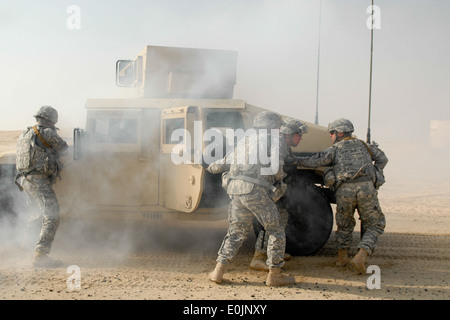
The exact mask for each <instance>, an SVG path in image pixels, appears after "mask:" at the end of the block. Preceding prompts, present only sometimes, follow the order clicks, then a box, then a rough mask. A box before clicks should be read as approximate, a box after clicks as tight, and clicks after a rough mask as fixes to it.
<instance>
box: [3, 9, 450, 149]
mask: <svg viewBox="0 0 450 320" xmlns="http://www.w3.org/2000/svg"><path fill="white" fill-rule="evenodd" d="M71 5H75V6H77V7H78V8H79V9H80V11H79V13H80V15H79V18H80V19H79V20H77V21H78V22H79V29H77V28H75V29H70V28H68V26H67V22H68V20H69V21H72V22H74V21H75V20H71V19H72V18H73V17H74V15H73V14H74V12H72V11H70V12H67V10H68V8H69V7H70V6H71ZM369 5H371V1H363V0H322V23H321V37H320V45H321V50H320V53H321V54H320V87H319V124H322V125H327V124H328V123H329V122H331V121H332V120H335V119H336V118H339V117H346V118H349V119H350V120H352V121H353V122H354V124H355V126H356V134H357V135H359V136H360V137H362V138H365V135H366V130H367V118H368V101H369V98H368V94H369V62H370V29H369V28H368V27H367V20H368V19H369V18H370V14H369V13H367V9H368V7H369ZM375 5H377V6H379V8H380V11H379V13H380V20H379V21H378V22H379V23H380V27H381V29H376V30H374V60H373V92H372V95H373V99H372V122H371V124H372V139H374V140H380V139H381V140H383V139H385V140H387V139H410V138H411V137H412V136H413V137H414V139H424V137H425V138H426V137H428V136H429V127H430V121H432V120H436V119H437V120H446V121H450V111H449V108H448V104H449V102H448V101H449V100H450V99H449V98H450V93H449V92H450V90H449V88H450V66H449V64H450V62H449V61H450V59H449V52H450V50H449V49H450V48H449V47H450V41H449V34H450V19H449V17H450V1H448V0H427V1H425V0H389V1H388V0H377V1H375ZM319 8H320V0H265V1H264V0H190V1H185V0H145V1H144V0H142V1H141V0H128V1H117V0H116V1H110V0H109V1H101V0H96V1H92V0H90V1H87V0H71V1H64V0H58V1H56V0H53V1H50V0H41V1H31V0H30V1H24V0H20V1H12V0H0V37H1V39H2V41H1V50H0V61H1V64H2V66H1V69H0V70H1V73H2V74H1V77H0V88H1V89H0V90H1V91H0V92H1V93H0V105H1V117H0V130H17V129H23V128H25V127H26V126H29V125H31V124H33V123H34V118H33V117H32V115H33V113H34V112H35V111H36V110H37V109H38V108H39V106H40V105H43V104H49V105H52V106H54V107H56V108H57V109H58V111H59V113H60V123H59V124H58V125H59V126H60V127H64V128H67V127H84V125H85V123H84V121H85V120H84V117H85V111H84V103H85V101H86V99H87V98H111V97H113V98H114V97H121V96H129V94H130V91H129V90H128V89H126V88H118V87H116V85H115V62H116V60H118V59H127V58H135V56H136V55H137V54H138V53H139V52H140V51H141V50H142V49H143V48H144V47H145V46H146V45H158V46H174V47H193V48H207V49H226V50H235V51H238V70H237V84H236V86H235V94H234V97H235V98H240V99H244V100H246V101H247V102H249V103H251V104H254V105H258V106H261V107H265V108H268V109H271V110H273V111H277V112H280V113H282V114H285V115H289V116H294V117H296V118H299V119H303V120H306V121H310V122H314V117H315V108H316V81H317V59H318V44H319ZM72 25H73V24H72ZM397 132H398V133H399V135H397V134H396V133H397Z"/></svg>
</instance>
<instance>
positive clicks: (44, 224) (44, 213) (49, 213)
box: [21, 176, 60, 254]
mask: <svg viewBox="0 0 450 320" xmlns="http://www.w3.org/2000/svg"><path fill="white" fill-rule="evenodd" d="M52 184H53V183H52V182H51V181H50V179H46V178H36V177H33V176H28V177H27V178H26V179H25V178H23V179H22V181H21V185H22V187H23V189H24V191H25V193H26V195H27V202H28V206H29V207H30V209H31V211H32V212H31V214H30V217H29V218H28V221H27V229H28V232H33V231H34V230H35V229H36V228H39V227H40V234H39V240H38V242H37V244H36V251H37V252H41V253H45V254H48V253H50V250H51V247H52V243H53V240H54V238H55V234H56V230H57V229H58V226H59V220H60V217H59V203H58V200H57V198H56V194H55V192H54V190H53V187H52Z"/></svg>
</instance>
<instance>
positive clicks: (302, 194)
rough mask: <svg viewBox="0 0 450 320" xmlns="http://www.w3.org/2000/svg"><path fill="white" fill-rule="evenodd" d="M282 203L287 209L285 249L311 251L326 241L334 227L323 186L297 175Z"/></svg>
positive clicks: (295, 252) (298, 253) (299, 253)
mask: <svg viewBox="0 0 450 320" xmlns="http://www.w3.org/2000/svg"><path fill="white" fill-rule="evenodd" d="M283 207H284V208H286V209H287V211H288V213H289V220H288V224H287V227H286V252H287V253H289V254H291V255H294V256H307V255H312V254H314V253H315V252H317V251H318V250H319V249H320V248H322V247H323V246H324V245H325V243H326V242H327V241H328V239H329V237H330V235H331V231H332V229H333V210H332V208H331V205H330V201H329V198H328V197H327V195H326V194H325V193H324V192H323V190H322V188H320V187H317V186H316V185H314V184H313V183H311V182H310V181H309V180H305V179H302V178H299V177H296V179H294V181H292V183H291V184H290V185H289V188H288V192H287V195H286V197H285V198H284V199H283Z"/></svg>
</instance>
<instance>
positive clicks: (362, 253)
mask: <svg viewBox="0 0 450 320" xmlns="http://www.w3.org/2000/svg"><path fill="white" fill-rule="evenodd" d="M368 255H369V254H368V253H367V251H366V250H364V249H362V248H361V249H359V251H358V253H357V254H356V255H355V256H354V257H353V259H352V260H350V264H351V266H352V267H353V269H354V270H355V271H356V272H358V273H360V274H365V273H366V259H367V256H368Z"/></svg>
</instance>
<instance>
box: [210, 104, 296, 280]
mask: <svg viewBox="0 0 450 320" xmlns="http://www.w3.org/2000/svg"><path fill="white" fill-rule="evenodd" d="M281 124H282V121H281V118H280V116H278V115H277V114H276V113H273V112H269V111H264V112H261V113H259V114H257V115H256V117H255V119H254V120H253V128H254V129H255V132H254V133H253V134H251V135H250V136H246V137H244V138H243V139H241V140H240V141H239V142H238V144H237V145H236V146H235V149H234V152H233V153H232V154H230V155H229V156H232V157H234V158H233V161H232V162H231V163H230V162H229V160H228V159H229V158H226V160H228V161H225V163H223V164H222V166H221V165H218V163H217V162H215V163H213V164H211V165H210V166H209V168H208V171H209V172H211V173H221V172H224V171H227V170H229V172H228V173H227V175H228V181H229V182H228V186H227V193H228V195H229V196H230V198H231V204H230V209H229V216H228V221H229V227H228V232H227V234H226V236H225V238H224V240H223V242H222V245H221V247H220V249H219V253H218V257H217V265H216V268H215V269H214V271H213V272H211V273H210V274H209V279H210V280H211V281H214V282H216V283H221V282H222V278H223V273H224V271H225V268H226V266H227V265H228V264H229V263H230V261H231V260H232V259H233V258H234V257H235V256H236V254H237V252H238V250H239V249H240V247H241V245H242V243H243V242H244V241H245V239H246V238H247V236H248V233H249V232H250V230H251V228H252V219H253V216H256V218H257V219H258V221H259V222H260V223H261V224H262V226H263V227H264V229H265V230H267V232H268V234H269V239H268V244H267V256H268V259H267V263H268V266H269V269H270V271H269V274H268V276H267V280H266V285H267V286H280V285H290V284H294V283H295V280H294V278H293V277H291V276H287V275H284V274H283V273H282V270H281V267H282V266H283V264H284V251H285V247H286V235H285V231H284V227H283V226H282V224H281V221H280V216H279V213H278V208H277V206H276V204H275V202H274V200H273V199H272V197H273V192H274V191H275V188H274V185H275V184H276V182H277V181H279V180H282V179H283V178H284V175H285V174H284V171H283V159H280V155H279V152H280V151H279V148H276V146H274V145H271V147H270V148H268V149H269V150H270V154H271V157H270V158H271V163H269V164H266V165H262V164H261V161H260V159H259V157H258V155H259V152H258V150H257V149H258V145H260V142H261V141H262V140H265V139H267V140H266V141H267V145H270V141H272V142H273V137H271V136H270V131H271V129H280V126H281ZM260 129H267V131H269V132H268V134H267V135H264V134H263V133H261V131H262V130H260ZM276 139H277V140H276V145H278V142H279V137H276ZM239 159H245V162H244V163H242V161H239ZM249 159H253V160H257V161H256V163H251V162H250V161H251V160H250V161H249ZM274 160H275V161H278V167H277V168H276V170H277V172H275V173H274V172H273V171H272V169H273V165H274V163H273V162H274ZM222 162H223V161H222ZM269 167H270V168H269ZM263 169H265V170H263Z"/></svg>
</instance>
